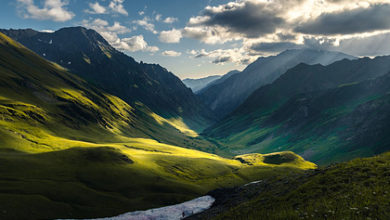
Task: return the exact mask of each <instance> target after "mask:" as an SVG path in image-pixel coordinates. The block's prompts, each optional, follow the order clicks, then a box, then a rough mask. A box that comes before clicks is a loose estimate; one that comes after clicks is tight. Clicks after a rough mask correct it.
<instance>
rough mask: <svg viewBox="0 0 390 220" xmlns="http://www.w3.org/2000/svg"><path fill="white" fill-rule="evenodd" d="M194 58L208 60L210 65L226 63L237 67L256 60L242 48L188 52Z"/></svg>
mask: <svg viewBox="0 0 390 220" xmlns="http://www.w3.org/2000/svg"><path fill="white" fill-rule="evenodd" d="M188 53H189V54H191V55H192V56H193V57H194V58H210V59H211V60H212V61H211V63H214V64H220V65H223V64H225V63H227V62H233V63H236V64H237V65H247V64H249V63H250V62H253V61H255V60H256V57H255V56H251V55H250V53H249V50H246V49H244V48H233V49H217V50H211V51H206V50H204V49H202V50H197V51H196V50H192V51H189V52H188Z"/></svg>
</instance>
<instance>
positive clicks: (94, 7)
mask: <svg viewBox="0 0 390 220" xmlns="http://www.w3.org/2000/svg"><path fill="white" fill-rule="evenodd" d="M88 5H89V7H90V9H91V10H89V9H86V10H85V12H86V13H89V14H105V13H106V12H107V10H106V8H105V7H103V6H102V5H100V4H99V2H95V3H89V4H88Z"/></svg>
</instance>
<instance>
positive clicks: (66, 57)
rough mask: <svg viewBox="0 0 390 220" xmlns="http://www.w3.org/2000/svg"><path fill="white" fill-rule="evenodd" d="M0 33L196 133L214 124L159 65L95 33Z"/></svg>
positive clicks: (66, 30) (83, 30) (209, 114)
mask: <svg viewBox="0 0 390 220" xmlns="http://www.w3.org/2000/svg"><path fill="white" fill-rule="evenodd" d="M0 31H1V32H3V33H5V34H6V35H9V36H10V37H11V38H15V40H17V41H19V42H20V43H22V44H23V45H25V46H26V47H27V48H29V49H31V50H33V51H34V52H36V53H37V54H39V55H40V56H42V57H44V58H46V59H48V60H51V61H53V62H56V63H58V64H60V65H63V66H64V67H65V68H67V69H69V70H70V71H71V72H72V73H75V74H76V75H78V76H80V77H81V78H84V79H86V80H87V81H89V82H91V83H93V84H94V85H95V86H98V87H100V88H102V89H103V90H106V91H107V92H109V93H111V94H113V95H116V96H118V97H120V98H122V99H123V100H124V101H126V102H127V103H129V104H134V103H135V102H137V101H140V102H142V103H144V104H145V105H146V106H148V107H149V108H150V109H152V111H154V112H156V113H158V114H159V115H161V116H163V117H166V118H167V119H180V118H181V119H182V120H183V121H184V122H185V123H186V124H187V125H188V126H190V127H192V128H193V129H194V130H198V131H199V130H202V128H203V127H205V126H206V125H209V124H210V123H212V122H213V120H214V116H213V113H212V112H211V111H210V110H209V109H208V107H206V106H204V105H203V104H202V103H201V101H200V100H198V98H197V97H196V96H195V95H194V94H193V93H192V92H191V90H190V89H188V88H186V86H185V85H184V84H183V83H182V82H181V80H180V79H179V78H177V77H176V76H175V75H174V74H172V73H171V72H168V71H167V70H166V69H165V68H163V67H161V66H160V65H157V64H146V63H143V62H140V63H138V62H136V61H135V60H134V59H133V58H132V57H129V56H127V55H125V54H124V53H122V52H119V51H117V50H116V49H115V48H113V47H112V46H111V45H109V44H108V42H107V41H106V40H105V39H104V38H103V37H102V36H100V35H99V34H98V33H97V32H96V31H94V30H91V29H86V28H84V27H80V26H79V27H68V28H61V29H60V30H57V31H55V32H53V33H44V32H37V31H33V30H31V29H28V30H5V29H1V30H0ZM194 106H195V107H194Z"/></svg>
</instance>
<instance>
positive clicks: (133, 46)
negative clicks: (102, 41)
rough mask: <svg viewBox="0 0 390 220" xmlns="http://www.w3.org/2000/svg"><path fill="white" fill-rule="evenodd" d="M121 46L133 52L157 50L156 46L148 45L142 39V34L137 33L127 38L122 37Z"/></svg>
mask: <svg viewBox="0 0 390 220" xmlns="http://www.w3.org/2000/svg"><path fill="white" fill-rule="evenodd" d="M121 46H122V48H121V49H123V50H127V51H131V52H135V51H147V52H157V51H158V50H159V48H158V47H156V46H149V45H148V43H147V42H146V41H145V40H144V37H143V36H142V35H137V36H133V37H129V38H123V39H122V45H121Z"/></svg>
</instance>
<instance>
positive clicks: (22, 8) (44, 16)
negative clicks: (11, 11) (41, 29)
mask: <svg viewBox="0 0 390 220" xmlns="http://www.w3.org/2000/svg"><path fill="white" fill-rule="evenodd" d="M17 1H18V3H19V4H18V9H19V13H20V14H21V15H22V16H23V17H24V18H32V19H38V20H53V21H57V22H64V21H68V20H71V19H72V18H73V17H74V16H75V15H74V13H73V12H71V11H68V9H67V8H66V6H67V5H68V2H67V1H62V0H45V1H44V3H43V7H42V8H40V7H38V6H36V5H35V4H34V0H17Z"/></svg>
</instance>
